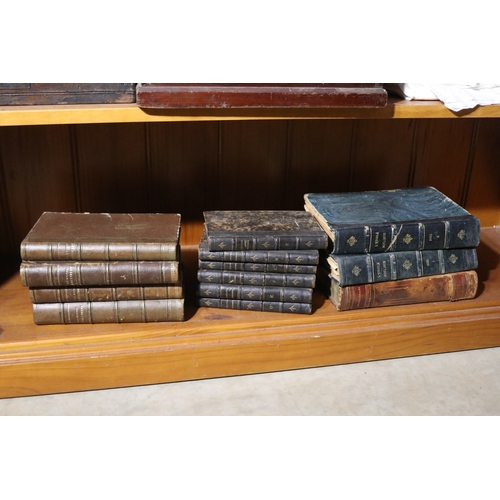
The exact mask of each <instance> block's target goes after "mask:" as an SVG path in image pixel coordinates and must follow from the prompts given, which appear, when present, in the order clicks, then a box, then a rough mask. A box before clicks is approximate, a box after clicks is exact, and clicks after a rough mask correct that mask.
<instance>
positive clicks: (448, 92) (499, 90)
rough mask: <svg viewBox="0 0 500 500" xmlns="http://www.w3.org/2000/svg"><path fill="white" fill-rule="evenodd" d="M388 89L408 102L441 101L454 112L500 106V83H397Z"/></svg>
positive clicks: (389, 85) (388, 86) (390, 85)
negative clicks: (478, 107) (491, 105)
mask: <svg viewBox="0 0 500 500" xmlns="http://www.w3.org/2000/svg"><path fill="white" fill-rule="evenodd" d="M387 89H388V90H392V91H394V92H396V93H397V94H398V95H400V96H401V97H404V98H405V99H408V100H412V99H415V100H423V101H428V100H430V101H432V100H440V101H442V102H443V103H444V105H445V106H446V107H447V108H449V109H451V110H452V111H461V110H462V109H470V108H475V107H476V106H487V105H490V104H500V84H499V83H396V84H388V85H387Z"/></svg>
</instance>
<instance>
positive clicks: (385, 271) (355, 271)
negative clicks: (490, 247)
mask: <svg viewBox="0 0 500 500" xmlns="http://www.w3.org/2000/svg"><path fill="white" fill-rule="evenodd" d="M333 261H334V262H336V264H337V265H338V281H339V283H340V285H341V286H349V285H360V284H365V283H378V282H383V281H394V280H401V279H407V278H417V277H420V276H433V275H436V274H445V273H453V272H458V271H468V270H471V269H476V267H477V265H478V259H477V251H476V249H475V248H455V249H448V250H422V251H418V250H415V251H407V252H388V253H380V254H377V253H375V254H360V255H337V256H335V258H334V259H333ZM330 262H332V260H330Z"/></svg>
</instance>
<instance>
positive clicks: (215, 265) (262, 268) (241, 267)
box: [198, 260, 318, 274]
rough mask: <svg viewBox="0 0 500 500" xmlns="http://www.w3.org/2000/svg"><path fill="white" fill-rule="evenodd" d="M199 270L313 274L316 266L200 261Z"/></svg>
mask: <svg viewBox="0 0 500 500" xmlns="http://www.w3.org/2000/svg"><path fill="white" fill-rule="evenodd" d="M198 267H199V269H204V270H205V269H206V270H209V271H244V272H251V273H289V274H314V273H315V272H316V269H317V267H318V266H300V265H289V264H261V263H259V262H215V261H207V260H200V261H199V262H198Z"/></svg>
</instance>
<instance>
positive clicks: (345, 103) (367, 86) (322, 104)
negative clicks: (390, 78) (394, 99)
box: [137, 83, 387, 110]
mask: <svg viewBox="0 0 500 500" xmlns="http://www.w3.org/2000/svg"><path fill="white" fill-rule="evenodd" d="M137 104H138V105H139V106H140V107H141V108H171V109H172V108H173V109H179V108H180V109H186V108H187V109H189V108H191V109H192V108H201V109H211V110H214V109H228V108H339V107H340V108H345V107H349V108H383V107H384V106H386V105H387V91H386V90H385V89H384V88H383V86H382V84H380V83H139V84H138V85H137Z"/></svg>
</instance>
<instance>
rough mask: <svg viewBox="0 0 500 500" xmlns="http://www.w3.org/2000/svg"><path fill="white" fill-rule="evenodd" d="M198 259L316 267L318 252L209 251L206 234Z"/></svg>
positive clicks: (201, 242)
mask: <svg viewBox="0 0 500 500" xmlns="http://www.w3.org/2000/svg"><path fill="white" fill-rule="evenodd" d="M198 258H199V260H200V261H206V262H243V263H255V264H286V265H290V266H293V265H304V266H317V265H318V263H319V251H318V250H270V251H267V250H250V251H245V250H240V251H227V252H224V251H222V252H220V251H210V250H209V249H208V242H207V237H206V232H204V233H203V236H202V238H201V241H200V244H199V246H198Z"/></svg>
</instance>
